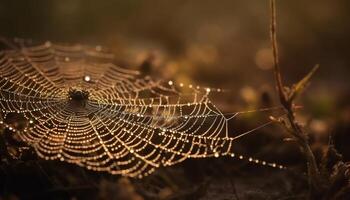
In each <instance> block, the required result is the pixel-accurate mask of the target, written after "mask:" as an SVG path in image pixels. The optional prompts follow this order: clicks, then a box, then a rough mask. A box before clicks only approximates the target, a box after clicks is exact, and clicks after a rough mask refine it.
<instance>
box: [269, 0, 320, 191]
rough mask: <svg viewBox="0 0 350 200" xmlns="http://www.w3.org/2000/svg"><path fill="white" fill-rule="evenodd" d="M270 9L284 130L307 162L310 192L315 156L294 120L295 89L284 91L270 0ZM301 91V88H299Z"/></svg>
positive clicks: (273, 7) (316, 178) (315, 178)
mask: <svg viewBox="0 0 350 200" xmlns="http://www.w3.org/2000/svg"><path fill="white" fill-rule="evenodd" d="M270 8H271V19H270V20H271V21H270V37H271V45H272V51H273V61H274V76H275V81H276V85H277V91H278V95H279V99H280V103H281V104H282V106H283V107H284V109H285V110H286V112H287V119H288V123H289V124H290V127H287V126H285V128H287V129H289V132H290V133H291V134H292V135H293V136H294V138H295V139H296V141H297V143H298V144H299V146H300V147H301V149H302V151H303V154H304V156H305V158H306V160H307V168H308V177H309V185H310V189H311V190H318V189H317V188H318V187H319V179H320V178H319V176H320V175H319V170H318V166H317V164H316V160H315V156H314V154H313V152H312V150H311V148H310V145H309V142H308V137H307V134H306V133H305V132H304V130H303V129H302V127H301V126H300V125H299V124H298V122H297V121H296V119H295V113H294V109H293V107H294V104H293V100H294V97H295V94H297V93H299V91H298V90H297V88H292V90H291V91H285V90H284V85H283V81H282V76H281V70H280V66H279V60H278V47H277V38H276V4H275V0H270ZM317 67H318V66H316V67H315V68H314V69H313V70H312V71H311V72H310V73H309V75H307V76H306V77H305V78H304V79H303V80H302V81H301V82H300V83H301V84H303V85H306V84H307V82H308V80H309V78H310V77H311V76H312V74H313V73H314V71H315V70H316V69H317ZM298 85H299V84H298ZM301 89H303V88H301Z"/></svg>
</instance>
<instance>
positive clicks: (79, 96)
mask: <svg viewBox="0 0 350 200" xmlns="http://www.w3.org/2000/svg"><path fill="white" fill-rule="evenodd" d="M68 97H69V99H70V101H71V102H72V103H74V104H76V105H80V106H85V103H86V101H87V100H88V99H89V92H88V91H85V90H77V89H71V90H69V92H68Z"/></svg>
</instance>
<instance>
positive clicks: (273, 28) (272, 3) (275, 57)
mask: <svg viewBox="0 0 350 200" xmlns="http://www.w3.org/2000/svg"><path fill="white" fill-rule="evenodd" d="M270 9H271V19H270V39H271V46H272V54H273V66H274V75H275V81H276V86H277V91H278V94H279V97H280V101H281V103H282V104H283V105H284V104H285V103H286V95H285V93H284V90H283V81H282V76H281V68H280V66H279V56H278V45H277V34H276V26H277V22H276V3H275V1H274V0H270Z"/></svg>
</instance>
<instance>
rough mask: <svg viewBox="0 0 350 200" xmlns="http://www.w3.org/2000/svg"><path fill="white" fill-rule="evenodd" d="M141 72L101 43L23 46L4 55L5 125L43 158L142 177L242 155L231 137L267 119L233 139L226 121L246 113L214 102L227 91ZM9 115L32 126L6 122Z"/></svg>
mask: <svg viewBox="0 0 350 200" xmlns="http://www.w3.org/2000/svg"><path fill="white" fill-rule="evenodd" d="M140 77H141V76H140V72H138V71H133V70H128V69H125V68H121V67H118V66H116V65H114V64H113V55H112V54H110V53H108V52H106V51H105V49H103V48H102V47H100V46H97V47H95V48H94V47H89V46H83V45H72V46H64V45H59V44H53V43H45V44H42V45H38V46H26V45H24V44H21V49H19V50H9V51H3V52H2V53H0V109H1V112H0V116H1V117H0V119H1V124H0V125H3V126H5V127H6V128H8V129H10V131H13V132H16V133H17V135H18V136H20V137H21V139H22V140H23V141H24V142H26V143H27V144H29V145H31V146H32V147H33V148H34V149H35V151H36V153H37V154H38V155H39V156H40V157H41V158H44V159H48V160H61V161H64V162H69V163H74V164H77V165H79V166H83V167H86V168H87V169H89V170H95V171H105V172H109V173H111V174H119V175H123V176H129V177H136V178H142V177H144V176H147V175H149V174H151V173H152V172H154V171H155V170H156V169H157V168H159V167H161V166H171V165H174V164H177V163H180V162H182V161H184V160H185V159H188V158H206V157H214V158H217V157H221V156H231V157H237V158H239V159H243V156H240V155H236V154H234V153H233V149H232V146H233V144H234V142H235V141H236V140H238V139H240V138H241V137H243V136H244V135H247V134H249V133H251V132H253V131H255V130H257V129H259V128H261V127H263V126H266V125H267V124H269V123H265V124H263V125H261V126H259V127H257V128H255V129H252V130H250V131H247V132H245V133H241V134H239V135H236V136H230V135H229V132H228V131H229V130H228V128H227V127H228V121H229V120H231V119H233V118H234V117H235V116H237V115H239V114H242V113H239V112H237V113H231V114H223V113H221V112H220V110H219V109H217V108H216V106H215V105H214V104H213V103H212V102H211V101H210V98H209V95H210V94H212V93H213V92H222V89H217V88H209V87H200V86H193V85H185V84H184V83H176V82H175V81H171V80H170V81H167V82H166V81H158V80H155V79H152V78H151V77H145V78H142V77H141V78H140ZM178 87H181V88H188V89H190V90H191V92H190V93H181V92H180V91H179V90H178ZM10 113H17V114H20V115H22V116H23V117H24V118H25V119H26V120H27V122H28V123H27V126H26V127H25V128H20V127H19V128H17V127H14V126H12V125H11V124H7V123H6V118H7V116H8V114H10ZM248 160H249V161H250V162H254V163H257V164H262V165H269V166H271V167H277V166H279V165H277V164H275V163H268V162H265V161H260V160H257V159H253V158H252V159H248ZM281 168H283V167H281Z"/></svg>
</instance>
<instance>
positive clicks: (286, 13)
mask: <svg viewBox="0 0 350 200" xmlns="http://www.w3.org/2000/svg"><path fill="white" fill-rule="evenodd" d="M277 4H278V7H277V14H278V18H277V21H278V40H279V49H280V62H281V66H282V72H283V75H284V79H285V82H286V83H287V84H292V83H295V82H296V81H298V80H299V79H301V78H302V77H303V76H304V75H305V74H306V73H307V72H308V71H309V70H310V69H311V68H312V67H313V66H314V65H315V64H320V70H319V71H318V72H317V73H316V75H315V76H314V79H313V81H312V83H311V85H310V87H309V88H308V89H307V91H306V92H305V93H304V94H303V96H302V98H301V99H300V101H299V102H300V105H302V106H303V108H302V109H301V110H300V112H298V113H299V116H298V117H299V119H300V120H301V121H302V122H303V123H305V124H307V125H308V126H307V127H308V131H309V132H310V134H311V141H312V144H313V148H314V150H315V152H322V151H323V150H324V148H325V146H326V145H327V144H328V143H329V138H330V137H331V138H332V140H333V142H334V144H335V146H336V148H337V149H338V150H339V152H340V153H342V154H343V156H344V158H345V160H349V158H350V149H349V148H348V145H349V141H350V137H349V130H350V129H349V124H350V123H349V122H350V102H349V98H350V92H349V91H350V84H349V75H350V73H349V71H350V57H349V55H350V49H349V47H350V39H349V35H350V26H349V19H350V14H349V10H350V1H348V0H333V1H329V0H318V1H316V0H309V1H303V0H294V1H277ZM0 27H1V28H0V35H1V36H2V37H3V38H16V37H18V38H25V39H32V40H34V41H47V40H49V41H53V42H60V43H69V44H75V43H81V44H88V45H102V46H104V47H107V48H109V49H111V51H112V52H113V53H114V54H115V55H116V63H117V64H119V65H121V66H123V67H128V68H132V69H139V70H141V71H143V72H144V73H145V74H151V75H153V76H155V77H158V78H163V79H167V80H168V79H171V80H174V81H176V82H177V83H184V84H193V85H197V84H198V85H202V86H206V87H214V88H223V89H226V90H227V91H226V92H224V93H220V94H219V95H215V96H213V97H212V98H213V100H214V101H215V102H217V105H218V107H219V108H221V109H222V110H223V111H224V112H235V111H244V110H254V109H259V108H264V107H272V106H275V105H277V101H276V94H275V91H274V80H273V72H272V55H271V50H270V43H269V4H268V1H267V0H265V1H261V0H250V1H243V0H240V1H239V0H221V1H213V0H201V1H194V0H173V1H164V0H149V1H145V0H144V1H142V0H128V1H121V0H120V1H115V0H110V1H92V0H51V1H44V0H43V1H39V0H36V1H34V0H28V1H18V0H1V1H0ZM268 115H272V113H267V114H266V113H265V114H264V115H262V114H261V113H260V112H257V113H255V114H250V115H248V116H245V117H243V118H244V119H240V120H239V121H235V122H234V123H233V124H232V127H234V128H235V130H240V129H242V130H249V129H252V128H255V127H256V126H258V125H259V124H260V123H261V122H264V121H263V120H265V121H266V119H267V117H268ZM259 131H260V132H261V133H258V134H257V135H255V134H254V135H253V136H248V137H246V138H244V139H242V140H241V141H240V142H239V144H237V151H238V152H241V153H243V154H248V155H253V156H256V157H258V158H262V159H267V160H270V161H276V162H280V163H283V164H286V165H287V166H291V167H292V168H293V167H295V168H297V169H296V170H299V171H300V170H301V171H302V170H304V168H303V167H304V161H303V160H302V159H301V156H300V153H299V151H298V148H297V147H295V145H294V144H289V143H285V142H283V138H284V137H286V135H287V134H286V133H284V132H283V131H282V129H280V128H278V127H277V126H272V127H268V128H265V129H263V130H259ZM319 157H320V156H319ZM40 162H44V161H40ZM203 163H204V164H208V163H209V164H208V166H207V168H208V169H207V168H205V169H203V170H204V171H202V172H198V173H197V175H196V173H195V175H193V173H192V172H193V171H198V169H197V168H198V167H199V166H201V165H203ZM227 163H228V164H227ZM43 165H44V170H46V171H49V172H45V173H49V175H47V174H46V175H42V174H41V173H42V172H38V173H39V174H41V175H40V176H44V177H41V178H40V181H37V182H39V183H36V185H35V184H34V185H33V188H34V189H30V187H29V188H26V186H25V185H26V184H24V183H27V181H29V180H30V181H32V180H33V177H34V179H35V180H36V179H38V176H39V175H33V174H35V173H32V172H31V171H30V169H31V168H29V169H28V170H29V171H28V172H29V174H30V175H29V176H28V174H27V175H26V176H24V175H23V174H20V175H19V174H16V173H18V170H16V167H14V166H13V165H12V164H11V163H10V164H6V166H5V167H4V166H3V167H4V168H5V169H6V170H10V171H11V173H9V172H6V170H4V171H5V172H4V174H5V175H2V177H3V178H1V177H0V186H1V184H2V185H6V187H5V186H3V189H2V192H3V193H4V194H6V195H4V197H3V198H5V199H6V198H15V199H16V198H19V197H33V198H34V197H35V198H39V196H36V195H39V192H38V191H36V190H38V188H42V187H43V186H42V185H45V184H46V185H47V183H46V182H47V180H46V179H45V177H46V176H49V179H62V177H64V178H63V179H64V181H62V180H60V181H61V182H60V181H58V182H59V183H60V184H61V183H62V182H64V183H65V184H67V185H73V186H74V187H75V185H74V184H77V185H79V186H81V185H82V184H80V182H79V181H82V179H83V180H84V181H83V182H84V183H86V180H85V179H84V178H81V177H82V175H78V177H74V174H76V173H75V171H74V170H78V169H76V168H74V169H71V168H72V167H71V166H65V165H64V164H62V163H55V165H54V164H52V163H47V162H44V164H43ZM61 165H64V166H63V167H60V168H58V169H59V170H58V171H61V170H63V171H64V172H66V171H65V170H68V171H69V170H73V172H72V171H71V174H73V175H72V176H71V177H70V178H68V179H69V180H66V179H67V177H65V176H64V175H63V174H65V173H63V174H60V173H58V174H57V173H55V172H56V171H57V170H55V169H56V168H55V167H53V166H61ZM242 165H243V166H244V167H242ZM232 166H233V168H234V169H232ZM20 167H23V166H20ZM67 168H68V169H67ZM188 168H189V169H188ZM242 168H243V169H242ZM21 169H22V168H21ZM25 169H27V168H25ZM34 170H38V169H37V168H35V167H34ZM50 170H51V171H50ZM169 170H170V171H169ZM172 170H174V171H172ZM186 170H187V173H188V172H191V173H192V175H193V176H195V177H192V176H188V175H186ZM261 170H262V172H261ZM266 170H267V171H266ZM40 171H41V169H40ZM199 171H201V170H199ZM208 171H209V172H208ZM218 171H219V172H223V171H225V173H226V174H230V177H231V176H234V177H244V178H237V180H236V181H235V184H233V183H232V181H228V182H227V180H226V181H225V180H224V181H223V179H222V178H223V177H224V176H225V175H223V174H222V173H219V172H218ZM8 173H9V174H8ZM51 173H52V174H51ZM178 173H180V175H179V176H177V175H178ZM271 173H272V174H274V175H271ZM281 173H282V174H281ZM84 174H85V175H84V176H87V177H88V179H89V181H93V184H92V186H91V188H93V189H91V188H89V187H88V188H87V189H86V188H85V189H86V190H87V191H89V192H90V193H85V194H93V195H95V196H93V195H92V196H89V197H91V198H94V197H96V198H97V199H113V198H116V199H123V198H125V199H128V198H129V197H130V198H129V199H144V198H145V199H149V198H150V199H152V198H153V197H154V198H163V197H164V198H167V197H172V196H171V195H173V196H174V194H175V193H176V192H177V191H185V192H188V191H187V190H185V189H184V188H187V186H188V185H191V183H193V182H195V183H196V181H198V180H197V179H200V180H199V182H201V183H203V180H202V179H205V180H207V178H208V177H209V179H210V181H209V182H208V184H207V185H205V187H206V189H205V191H204V192H202V193H201V192H200V193H199V194H198V195H199V196H200V197H199V196H198V198H202V199H219V198H222V199H225V198H230V199H234V198H237V196H236V195H237V194H238V196H240V197H241V198H242V199H249V198H248V197H250V196H249V195H251V196H252V197H253V198H254V197H257V196H254V195H258V196H259V195H260V196H259V197H262V198H263V197H266V198H267V197H271V198H272V199H274V198H273V197H275V196H278V195H281V194H283V193H284V194H286V193H288V194H289V193H290V194H291V195H292V194H294V193H295V190H296V191H298V190H300V191H301V192H300V193H303V191H302V189H300V188H302V186H303V184H302V183H303V181H302V180H294V179H292V178H290V177H294V175H293V173H292V174H290V173H285V172H274V171H272V170H270V169H260V168H259V167H256V166H250V165H248V166H247V164H244V163H243V164H242V163H241V162H236V161H227V160H225V158H223V159H221V160H220V159H219V160H218V161H215V162H212V160H209V161H188V162H185V163H184V164H181V165H180V166H178V167H175V168H174V169H166V170H165V171H161V172H159V174H160V175H159V174H156V175H154V177H150V178H148V179H147V180H142V181H135V180H129V179H124V178H123V179H119V178H118V177H110V176H108V175H98V174H94V173H92V172H85V171H84ZM263 174H267V175H265V176H264V175H263ZM32 176H33V177H32ZM52 176H53V177H54V178H52ZM266 176H268V177H271V176H272V177H275V176H276V178H272V179H271V180H270V182H267V181H266ZM14 177H15V178H14ZM57 177H58V178H57ZM72 177H73V178H72ZM286 177H289V179H288V180H290V181H286ZM41 179H42V180H41ZM90 179H92V180H90ZM153 179H155V180H157V181H159V179H160V180H161V181H160V183H158V182H157V183H153V182H154V180H153ZM264 179H265V180H264ZM300 179H303V178H302V177H301V178H300ZM4 180H6V181H4ZM283 180H284V181H283ZM30 181H29V182H30ZM45 181H46V182H45ZM55 181H56V182H57V180H55ZM55 181H53V182H55ZM152 181H153V182H152ZM264 181H265V182H264ZM1 182H2V183H1ZM29 182H28V183H29ZM49 182H52V180H50V181H49ZM77 182H78V183H77ZM204 182H205V183H206V181H204ZM280 182H282V183H283V184H284V185H283V188H282V189H281V188H280V187H278V188H274V187H271V185H274V186H280V184H281V183H280ZM18 183H22V185H20V186H18ZM216 183H218V184H216ZM254 183H255V184H254ZM89 184H90V183H89ZM63 185H64V184H63ZM145 185H146V186H145ZM149 185H151V186H150V187H155V185H157V187H158V185H161V186H159V188H158V189H157V190H156V191H158V190H159V191H158V192H155V193H151V194H148V193H149V191H153V189H154V188H153V189H152V190H151V189H149V188H147V187H148V186H149ZM218 185H219V186H218ZM235 185H236V186H235ZM291 185H294V186H293V187H292V186H291ZM295 185H297V186H295ZM12 186H16V187H12ZM234 186H235V187H234ZM60 187H61V186H60ZM62 187H63V186H62ZM67 187H68V188H69V186H67ZM226 187H227V188H226ZM4 188H5V189H4ZM45 188H46V189H47V191H52V190H53V194H56V192H58V193H59V194H60V195H61V196H60V195H58V196H57V195H56V197H57V198H58V199H61V198H62V199H65V198H66V197H67V198H68V197H69V198H73V197H74V198H77V199H79V196H81V195H83V193H82V191H85V189H84V188H82V189H81V188H78V190H77V191H78V192H77V191H75V190H73V191H71V190H69V191H68V192H67V191H66V190H56V189H55V188H57V187H56V186H55V184H53V185H51V186H47V187H46V186H45ZM116 188H119V190H118V189H116ZM120 188H129V189H130V191H129V190H128V192H130V193H131V194H129V193H128V194H125V195H124V194H123V192H125V191H126V190H125V191H124V190H123V189H120ZM145 188H146V189H145ZM208 188H209V189H208ZM235 188H237V189H235ZM271 188H272V189H271ZM61 189H62V188H61ZM197 189H198V188H197ZM200 189H203V188H199V189H198V190H200ZM27 190H29V191H27ZM270 190H272V191H270ZM116 191H119V192H116ZM145 191H146V192H145ZM196 192H197V193H198V191H197V190H196ZM249 192H250V193H249ZM189 193H190V194H191V195H192V193H191V192H189ZM197 193H195V194H196V195H197ZM297 193H298V192H297ZM51 194H52V193H50V192H48V193H46V194H45V195H49V196H50V195H51ZM112 194H113V195H117V194H118V195H119V194H122V195H124V196H125V197H124V196H122V197H121V196H118V197H115V196H113V198H112V197H111V195H112ZM45 195H44V196H45ZM133 195H134V196H133ZM152 195H155V196H152ZM157 195H158V196H157ZM215 195H216V196H215ZM225 195H227V196H225ZM230 195H231V196H230ZM264 195H265V196H264ZM266 195H267V196H266ZM269 195H270V196H269ZM274 195H275V196H274ZM40 197H43V196H40ZM45 197H47V196H45ZM51 197H52V196H50V198H51ZM56 197H55V198H56ZM175 197H176V196H175ZM176 198H178V197H176ZM186 198H188V199H191V198H193V199H196V198H197V196H196V197H192V196H190V197H188V196H186ZM266 198H265V199H266ZM0 199H2V198H1V196H0ZM180 199H182V198H180Z"/></svg>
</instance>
